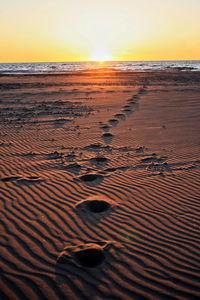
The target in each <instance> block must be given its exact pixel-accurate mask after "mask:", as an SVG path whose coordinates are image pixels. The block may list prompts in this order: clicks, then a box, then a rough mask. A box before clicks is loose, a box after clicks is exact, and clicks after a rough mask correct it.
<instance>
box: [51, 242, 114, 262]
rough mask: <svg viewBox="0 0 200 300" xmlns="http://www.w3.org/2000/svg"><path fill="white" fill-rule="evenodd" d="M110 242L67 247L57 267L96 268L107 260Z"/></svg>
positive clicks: (59, 257)
mask: <svg viewBox="0 0 200 300" xmlns="http://www.w3.org/2000/svg"><path fill="white" fill-rule="evenodd" d="M109 246H110V243H109V242H106V241H105V242H104V241H102V242H92V243H85V244H81V243H80V244H78V245H75V246H67V247H65V248H64V250H63V251H62V252H61V253H60V255H59V256H58V258H57V261H56V264H57V266H63V267H67V266H68V265H70V264H71V265H74V266H76V267H79V268H80V267H81V268H96V267H98V266H100V265H101V264H102V263H103V262H104V261H105V259H106V250H108V249H109Z"/></svg>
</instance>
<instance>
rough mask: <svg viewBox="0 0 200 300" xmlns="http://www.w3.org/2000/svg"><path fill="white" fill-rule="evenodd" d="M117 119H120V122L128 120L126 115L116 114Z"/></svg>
mask: <svg viewBox="0 0 200 300" xmlns="http://www.w3.org/2000/svg"><path fill="white" fill-rule="evenodd" d="M115 118H117V119H120V120H126V116H125V114H121V113H119V114H115Z"/></svg>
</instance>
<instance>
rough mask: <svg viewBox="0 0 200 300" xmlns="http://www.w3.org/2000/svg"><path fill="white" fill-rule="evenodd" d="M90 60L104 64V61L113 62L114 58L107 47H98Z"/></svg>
mask: <svg viewBox="0 0 200 300" xmlns="http://www.w3.org/2000/svg"><path fill="white" fill-rule="evenodd" d="M90 60H92V61H97V62H103V61H109V60H112V57H111V55H110V54H109V51H108V49H107V48H106V47H104V46H98V47H95V48H94V49H93V51H92V54H91V57H90Z"/></svg>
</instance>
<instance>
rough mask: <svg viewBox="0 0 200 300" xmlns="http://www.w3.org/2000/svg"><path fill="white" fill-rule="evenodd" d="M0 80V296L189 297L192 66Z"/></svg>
mask: <svg viewBox="0 0 200 300" xmlns="http://www.w3.org/2000/svg"><path fill="white" fill-rule="evenodd" d="M0 91H1V94H0V191H1V193H0V270H1V273H0V299H13V300H15V299H18V300H23V299H52V300H53V299H55V300H56V299H77V300H78V299H95V300H100V299H113V300H115V299H116V300H117V299H123V300H125V299H199V297H200V284H199V283H200V192H199V170H200V157H199V153H200V143H199V141H200V134H199V125H200V74H199V73H198V72H161V73H156V72H153V73H130V74H125V73H124V74H123V73H119V74H114V73H107V74H103V73H100V72H99V73H96V74H92V75H91V74H76V75H69V76H67V75H40V76H21V75H17V76H1V77H0Z"/></svg>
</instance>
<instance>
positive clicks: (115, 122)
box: [108, 119, 119, 126]
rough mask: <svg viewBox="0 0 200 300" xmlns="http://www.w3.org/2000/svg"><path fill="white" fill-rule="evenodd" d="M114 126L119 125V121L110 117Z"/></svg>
mask: <svg viewBox="0 0 200 300" xmlns="http://www.w3.org/2000/svg"><path fill="white" fill-rule="evenodd" d="M108 122H109V123H110V124H111V125H112V126H115V125H117V123H118V122H119V121H118V120H117V119H110V120H109V121H108Z"/></svg>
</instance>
